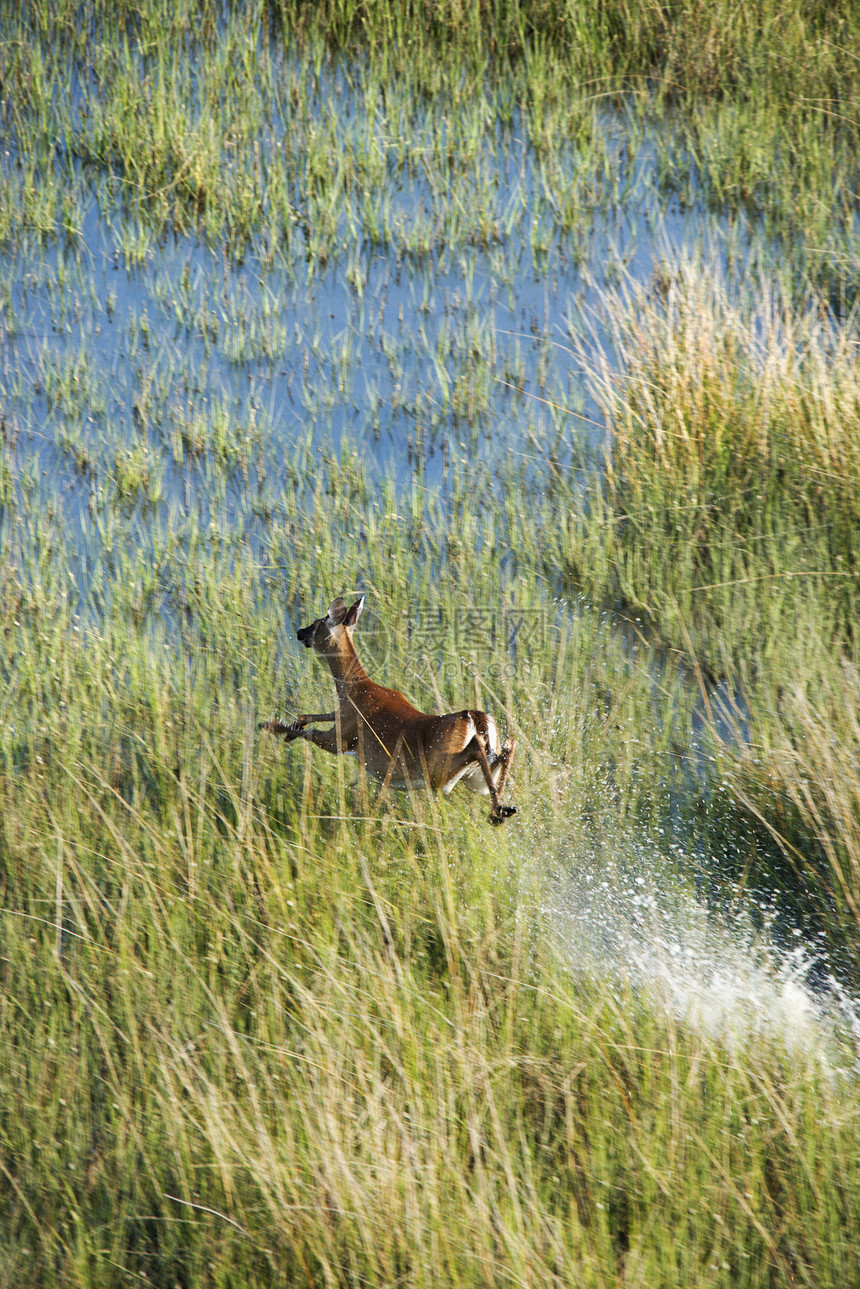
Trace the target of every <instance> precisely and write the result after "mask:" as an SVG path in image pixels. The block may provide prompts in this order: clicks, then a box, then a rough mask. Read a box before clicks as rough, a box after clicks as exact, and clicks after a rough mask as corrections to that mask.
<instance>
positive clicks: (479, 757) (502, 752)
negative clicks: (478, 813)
mask: <svg viewBox="0 0 860 1289" xmlns="http://www.w3.org/2000/svg"><path fill="white" fill-rule="evenodd" d="M464 714H465V715H468V717H469V719H470V721H471V724H472V729H473V731H474V733H473V736H472V738H471V739H470V741H469V743H468V744H467V746H466V747H465V748H464V749H463V752H462V761H461V764H460V767H459V769H458V770H457V771H455V773H454V774H453V775H452V776H451V778H450V779H449V781H448V783H446V785H445V788H444V791H445V792H446V793H447V792H450V791H451V789H452V788H453V787H454V785H455V784H456V783H459V782H462V783H463V785H464V786H465V787H467V788H469V789H470V790H471V791H472V792H486V793H489V795H490V799H491V800H492V803H493V809H492V811H491V813H490V822H491V823H494V824H500V823H502V822H503V821H504V820H505V819H509V818H510V817H511V815H514V814H516V807H514V806H503V805H502V803H501V800H500V798H501V795H502V790H503V788H504V786H505V781H506V779H507V777H508V771H509V769H510V766H511V762H512V761H513V759H514V753H515V752H516V748H517V745H516V743H515V742H514V741H513V740H512V739H508V740H507V741H506V742H505V743H504V744H500V743H499V733H498V730H497V729H496V723H495V721H494V720H493V718H492V717H491V716H488V715H487V714H486V712H468V713H464Z"/></svg>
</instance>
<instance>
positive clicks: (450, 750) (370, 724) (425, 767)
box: [260, 595, 517, 824]
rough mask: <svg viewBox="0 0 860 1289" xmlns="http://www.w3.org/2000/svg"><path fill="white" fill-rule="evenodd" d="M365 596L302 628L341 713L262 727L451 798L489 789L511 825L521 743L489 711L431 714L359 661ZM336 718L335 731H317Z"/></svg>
mask: <svg viewBox="0 0 860 1289" xmlns="http://www.w3.org/2000/svg"><path fill="white" fill-rule="evenodd" d="M364 601H365V597H364V596H363V595H362V596H361V597H360V598H359V599H358V600H356V601H355V603H354V604H353V605H351V606H350V607H349V608H347V606H346V601H345V600H344V599H343V597H342V596H339V597H338V598H337V599H336V600H334V601H333V602H332V603H331V604H330V605H329V609H328V612H327V613H326V615H325V617H323V618H317V619H316V620H315V621H314V622H311V624H310V625H309V626H307V627H302V628H301V630H300V631H298V632H297V633H296V638H297V639H298V640H299V642H300V643H301V644H303V645H304V646H305V648H306V649H313V650H314V651H315V652H316V653H317V654H319V655H320V657H321V658H323V659H324V660H325V661H326V662H327V663H328V665H329V669H330V670H331V674H332V676H333V677H334V683H335V689H336V690H337V701H338V706H337V708H336V710H335V711H333V712H325V713H317V714H308V715H303V716H298V717H297V718H296V719H295V720H294V721H293V722H292V723H291V724H289V725H285V724H283V723H282V722H281V721H277V720H272V721H262V722H261V723H260V729H264V730H268V731H269V733H271V734H277V735H282V736H283V737H284V739H285V741H286V742H288V743H289V742H292V741H293V740H294V739H305V740H306V741H307V742H308V743H312V744H313V746H314V747H319V748H322V749H323V751H324V752H331V753H332V754H333V755H335V756H338V755H349V756H355V757H357V758H358V760H359V762H360V763H361V765H363V766H364V768H365V770H366V771H367V773H368V774H370V775H372V776H373V777H374V778H375V779H378V780H379V781H380V782H381V783H382V791H383V792H384V791H385V790H386V789H387V788H388V787H389V785H391V786H392V787H402V788H405V787H407V786H408V785H409V784H418V785H423V786H429V787H430V788H432V789H433V790H435V791H439V790H441V792H442V793H443V795H444V796H447V795H448V794H449V793H450V792H451V791H452V790H453V789H454V788H455V787H456V786H457V784H458V783H462V784H463V785H464V787H466V788H469V789H470V790H471V791H472V792H479V793H483V794H485V795H486V794H489V796H490V799H491V801H492V809H491V811H490V815H489V820H490V823H491V824H501V823H504V821H505V820H506V819H509V818H510V817H511V815H515V814H516V812H517V811H516V806H508V805H502V802H501V795H502V791H503V789H504V786H505V780H506V779H507V777H508V771H509V770H510V768H511V762H512V761H513V759H514V753H515V752H516V747H517V745H516V742H515V740H513V739H507V740H506V741H505V742H504V743H502V742H501V741H500V739H499V732H498V729H497V727H496V722H495V721H494V720H493V718H492V716H488V715H487V713H486V712H478V711H473V710H471V709H470V710H466V711H462V712H451V713H448V714H447V715H443V716H430V715H427V714H426V713H425V712H419V711H418V709H417V708H416V707H413V706H412V704H411V703H410V702H409V701H408V700H407V699H406V698H404V697H403V695H402V694H401V693H400V692H399V690H396V689H388V688H386V686H384V685H378V684H377V683H376V681H374V680H371V679H370V677H369V676H368V674H367V672H366V671H365V670H364V668H363V667H362V665H361V663H360V662H359V660H358V654H357V653H356V651H355V645H354V644H353V640H352V636H353V631H354V630H355V625H356V623H357V622H358V619H359V617H360V616H361V612H362V609H363V608H364ZM323 724H328V725H332V726H333V728H332V729H329V730H322V729H317V728H316V726H317V725H323Z"/></svg>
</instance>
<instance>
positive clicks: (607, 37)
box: [0, 0, 860, 304]
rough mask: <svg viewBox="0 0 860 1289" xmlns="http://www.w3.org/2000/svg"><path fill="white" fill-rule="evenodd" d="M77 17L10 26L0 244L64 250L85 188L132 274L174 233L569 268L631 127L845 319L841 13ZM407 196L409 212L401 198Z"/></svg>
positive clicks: (664, 187) (847, 257)
mask: <svg viewBox="0 0 860 1289" xmlns="http://www.w3.org/2000/svg"><path fill="white" fill-rule="evenodd" d="M87 19H88V20H87V21H85V22H81V21H80V15H79V14H78V9H77V6H76V5H69V6H68V7H64V6H59V7H56V6H51V8H50V10H48V9H46V8H45V7H44V6H42V5H40V4H38V3H32V4H29V5H26V6H20V7H18V8H17V9H16V10H15V12H14V14H13V13H11V12H10V14H9V15H7V17H6V18H5V19H4V26H3V30H2V34H0V39H2V48H3V54H4V63H3V84H4V94H3V104H4V108H3V124H4V128H5V132H6V136H7V142H8V148H7V150H6V153H5V155H4V157H3V162H2V164H3V179H4V182H3V185H2V186H0V237H2V239H3V240H7V241H8V239H9V238H10V237H11V236H13V235H17V233H18V231H19V230H20V229H21V228H22V227H26V228H28V229H30V230H32V231H33V232H34V233H35V234H36V235H38V236H46V235H47V236H65V237H71V238H73V239H75V238H79V237H80V236H81V235H82V233H83V230H84V227H85V223H86V217H87V211H88V207H89V204H90V202H91V200H92V196H93V192H95V194H96V200H97V201H98V203H99V206H100V209H101V211H102V213H103V215H107V214H108V213H110V212H114V213H118V212H122V213H123V214H124V215H125V216H126V218H125V219H123V220H122V228H123V231H122V242H123V253H124V254H125V255H126V256H127V257H128V258H129V260H130V261H132V262H139V260H140V258H141V257H142V256H144V255H145V254H146V253H147V250H148V249H149V248H151V245H152V239H153V238H155V240H156V241H157V240H158V238H159V237H161V236H163V235H164V233H165V232H168V231H176V230H189V231H193V232H194V233H195V234H196V235H198V236H202V237H203V238H205V239H207V240H209V241H210V242H211V243H212V244H217V245H219V246H220V245H221V243H222V241H223V242H226V245H227V247H228V249H229V251H230V253H231V254H233V255H234V256H236V257H241V256H242V255H243V254H245V253H246V252H247V250H248V249H249V248H251V249H253V252H254V253H255V254H256V255H261V256H263V257H264V258H268V259H269V260H270V262H271V261H273V260H277V259H279V258H280V257H285V258H286V260H287V261H288V262H290V263H292V262H293V260H294V259H299V258H300V252H301V253H302V254H303V257H304V258H305V259H306V262H307V264H308V265H310V266H313V267H315V268H317V269H319V268H320V267H322V266H324V265H325V264H328V263H330V262H331V261H332V260H337V261H340V259H341V258H342V257H344V258H346V259H347V260H352V261H353V262H355V260H356V256H357V255H360V253H361V250H362V248H363V247H364V246H366V245H368V244H369V245H371V246H373V247H376V248H380V249H384V250H385V251H387V252H388V253H390V254H395V255H405V256H411V257H418V258H421V257H427V256H439V255H444V254H447V253H450V252H451V250H452V249H454V248H456V247H458V246H463V245H470V244H478V245H483V246H493V245H494V244H496V243H498V242H499V241H500V240H504V239H505V238H509V237H510V236H511V234H512V232H514V231H516V232H517V234H518V237H519V239H520V240H521V241H523V242H524V243H525V244H526V245H529V244H530V246H531V250H532V251H533V253H535V254H537V255H538V256H541V255H545V254H546V253H547V252H548V251H550V250H553V249H556V248H557V247H558V246H559V245H563V246H565V248H566V249H567V250H569V251H570V250H572V251H573V253H574V254H575V253H577V251H579V253H581V252H582V249H583V247H582V231H583V228H584V227H585V226H586V225H587V223H588V220H589V216H590V212H592V211H593V210H594V209H595V207H598V208H605V206H606V204H607V202H611V201H616V202H617V201H619V200H623V199H624V195H625V191H626V190H627V188H628V186H629V184H630V182H631V177H632V175H633V173H634V169H635V160H636V156H637V152H638V151H639V148H640V145H641V137H642V131H643V130H644V128H645V126H646V125H647V126H648V130H649V135H650V138H651V140H652V141H653V146H654V148H655V149H656V159H657V165H656V168H655V181H656V183H657V185H658V186H659V188H660V190H661V191H663V192H666V193H671V194H675V195H676V196H677V197H678V198H679V199H680V200H681V201H682V202H683V203H686V204H688V205H689V204H698V203H700V202H701V201H702V200H704V201H706V202H707V203H708V204H709V205H710V206H711V207H712V208H713V209H715V210H719V211H722V212H724V213H731V214H734V215H739V216H741V217H742V218H749V217H756V218H759V217H761V218H763V219H764V221H765V226H766V231H767V238H768V241H769V243H770V244H774V243H775V244H776V245H778V247H779V254H780V255H781V257H782V258H783V259H784V260H792V261H793V264H794V268H795V270H796V271H797V273H798V274H800V275H803V274H805V275H806V276H807V277H809V278H811V279H814V280H815V281H816V282H818V284H819V285H820V286H821V287H822V289H824V290H826V291H828V292H830V293H831V294H832V296H833V299H834V300H835V301H837V302H839V303H840V304H841V303H842V302H844V300H845V298H847V299H848V300H849V301H850V300H851V299H853V297H854V294H855V291H856V282H857V256H856V236H855V230H856V218H857V201H856V193H857V191H858V174H857V161H856V158H857V155H858V150H857V129H858V126H857V122H858V119H860V114H858V110H857V102H858V64H857V60H856V58H855V57H854V54H853V50H854V48H855V47H856V43H857V30H856V24H857V17H856V14H855V12H854V8H853V6H851V5H849V4H843V5H835V6H825V7H819V8H817V9H816V8H815V7H812V8H810V7H809V6H805V5H802V4H800V3H797V4H795V5H791V6H788V7H786V6H782V5H779V6H778V5H775V4H770V3H769V2H765V0H763V2H762V3H760V4H757V5H755V6H749V5H739V4H737V3H736V2H735V0H712V3H710V4H708V5H705V6H696V7H694V8H692V9H691V8H688V9H683V8H682V9H680V10H678V11H677V12H670V11H669V10H667V9H666V8H665V7H660V6H652V7H651V8H649V9H647V10H642V11H640V8H639V7H638V6H629V5H627V4H625V3H619V4H613V5H609V6H607V5H605V4H601V5H584V6H583V5H577V6H576V7H575V9H574V8H571V7H569V6H555V5H547V4H543V3H523V2H522V0H516V2H512V3H503V4H494V5H493V6H492V18H491V19H490V18H489V16H488V13H487V12H485V10H484V8H482V6H477V5H476V6H471V7H468V12H467V10H466V7H464V6H462V5H459V4H450V5H448V4H443V5H438V4H434V5H432V6H427V7H426V8H425V7H423V6H414V5H406V4H402V3H400V2H399V0H396V2H394V3H390V2H388V0H386V2H384V3H378V4H362V5H352V4H336V5H320V6H307V5H304V4H296V5H293V4H291V3H288V2H286V0H285V3H283V4H274V5H264V4H258V5H255V6H250V7H243V9H242V10H241V11H231V12H222V10H221V9H220V8H219V7H218V6H213V5H210V4H207V3H202V4H192V3H184V4H179V5H176V6H174V7H171V8H170V10H169V12H165V11H164V10H163V9H162V8H161V7H159V6H158V5H152V6H148V5H147V6H142V7H141V6H136V7H134V8H129V9H127V10H123V9H120V10H118V11H115V10H114V9H113V8H111V10H110V19H109V20H107V19H106V18H105V13H104V11H103V10H102V8H101V7H100V6H99V5H94V6H91V7H90V8H89V9H88V12H87ZM358 51H360V54H359V56H357V57H353V55H355V54H356V53H358ZM789 87H790V88H789ZM346 102H348V103H349V104H350V108H349V109H348V110H344V103H346ZM443 104H444V106H445V108H446V109H450V110H448V111H444V110H443V111H437V110H435V107H438V106H441V105H443ZM431 105H432V106H434V110H433V111H428V107H430V106H431ZM610 109H611V110H614V111H616V112H621V113H622V114H624V115H625V116H626V118H627V121H626V127H625V138H624V145H623V147H621V148H620V149H612V148H609V149H607V146H606V139H607V133H606V128H605V119H606V115H607V111H608V110H610ZM518 149H522V150H524V152H525V153H526V154H527V155H528V156H530V157H531V156H533V157H535V158H537V159H538V161H539V167H540V179H539V183H538V188H537V193H536V199H535V200H534V201H532V200H529V199H528V198H527V197H526V195H525V191H524V190H525V187H526V184H527V180H526V179H525V178H524V177H521V178H520V180H519V182H517V179H516V176H511V180H512V181H509V182H508V183H507V184H506V185H505V186H504V190H503V191H500V189H499V183H498V177H499V174H500V172H503V171H504V170H505V168H506V167H507V165H508V164H509V162H504V161H503V159H504V158H511V157H515V156H516V154H517V150H518ZM416 177H417V178H419V179H420V180H421V183H422V185H423V186H424V188H425V192H426V204H425V205H424V206H423V207H419V206H418V205H417V204H416V203H415V202H413V201H412V200H411V199H410V200H409V201H408V202H407V203H406V204H405V205H404V204H403V203H402V202H401V200H400V199H399V190H400V189H401V184H402V183H403V182H404V181H407V180H408V181H409V185H411V183H412V182H413V181H414V180H415V178H416ZM825 193H826V194H827V197H826V200H823V199H822V194H825Z"/></svg>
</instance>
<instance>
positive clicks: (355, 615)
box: [343, 595, 364, 627]
mask: <svg viewBox="0 0 860 1289" xmlns="http://www.w3.org/2000/svg"><path fill="white" fill-rule="evenodd" d="M363 608H364V596H363V595H362V596H361V597H360V599H358V600H356V602H355V604H353V605H351V606H350V609H349V612H348V613H347V615H346V617H345V618H344V620H343V625H344V626H345V627H354V626H355V624H356V622H357V621H358V619H359V618H360V617H361V610H362V609H363Z"/></svg>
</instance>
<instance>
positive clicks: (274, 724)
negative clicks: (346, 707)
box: [259, 712, 337, 743]
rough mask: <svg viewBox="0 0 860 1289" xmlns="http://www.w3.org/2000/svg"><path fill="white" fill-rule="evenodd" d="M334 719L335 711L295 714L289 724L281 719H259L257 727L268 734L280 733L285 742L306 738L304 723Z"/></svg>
mask: <svg viewBox="0 0 860 1289" xmlns="http://www.w3.org/2000/svg"><path fill="white" fill-rule="evenodd" d="M336 720H337V714H336V713H335V712H326V713H323V714H320V715H316V716H314V715H307V716H297V717H296V719H295V720H294V721H293V722H292V724H291V725H284V724H283V722H282V721H260V725H259V728H260V729H261V730H268V731H269V733H270V734H282V735H283V736H284V739H285V740H286V742H287V743H291V742H292V741H293V739H294V738H307V735H306V734H303V732H302V731H303V730H304V728H305V726H306V725H313V724H314V723H315V722H316V721H325V722H327V723H329V724H334V722H335V721H336Z"/></svg>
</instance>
